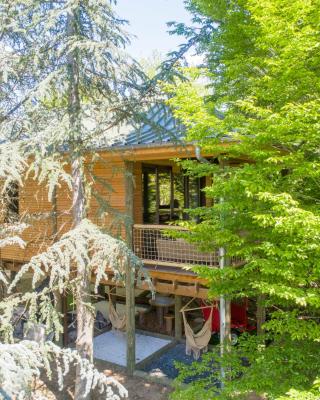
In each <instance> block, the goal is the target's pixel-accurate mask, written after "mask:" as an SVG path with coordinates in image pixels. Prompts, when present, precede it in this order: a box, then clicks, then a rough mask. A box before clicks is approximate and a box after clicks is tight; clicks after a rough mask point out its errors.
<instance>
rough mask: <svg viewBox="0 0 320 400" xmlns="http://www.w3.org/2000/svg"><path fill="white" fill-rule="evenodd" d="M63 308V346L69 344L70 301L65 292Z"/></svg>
mask: <svg viewBox="0 0 320 400" xmlns="http://www.w3.org/2000/svg"><path fill="white" fill-rule="evenodd" d="M61 309H62V314H63V317H62V318H63V338H62V343H63V346H64V347H66V346H68V344H69V337H68V315H67V314H68V302H67V296H66V294H65V293H63V294H62V295H61Z"/></svg>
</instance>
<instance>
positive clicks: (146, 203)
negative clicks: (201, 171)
mask: <svg viewBox="0 0 320 400" xmlns="http://www.w3.org/2000/svg"><path fill="white" fill-rule="evenodd" d="M142 171H143V172H142V180H143V222H144V223H149V224H165V223H167V222H169V221H175V220H179V219H186V218H188V215H187V214H186V213H185V211H184V210H185V209H186V208H196V207H199V206H203V205H205V197H204V193H203V192H202V191H201V189H202V188H203V187H204V184H205V180H204V179H202V178H200V179H199V178H191V177H189V176H185V175H183V174H182V173H181V172H180V171H178V172H175V171H173V169H172V167H170V166H159V165H144V166H143V170H142Z"/></svg>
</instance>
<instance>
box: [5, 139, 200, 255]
mask: <svg viewBox="0 0 320 400" xmlns="http://www.w3.org/2000/svg"><path fill="white" fill-rule="evenodd" d="M194 154H195V152H194V147H193V146H172V145H165V146H154V147H145V148H136V149H131V150H130V149H128V150H125V151H124V150H121V151H117V150H114V151H112V152H110V151H101V152H100V153H99V159H98V161H96V162H95V163H94V165H90V163H89V161H90V160H89V159H90V157H89V156H88V160H87V161H88V162H87V164H86V167H87V179H88V182H89V183H92V182H93V181H94V180H95V183H94V185H92V187H93V190H94V191H95V192H97V193H98V195H99V198H100V200H101V201H102V202H103V203H105V204H107V208H106V209H105V210H104V211H105V213H104V215H103V216H102V217H101V215H100V216H99V209H100V207H99V201H97V200H96V199H95V198H94V196H92V197H91V201H90V205H89V207H88V211H87V212H88V217H89V218H90V219H91V220H92V221H93V222H94V223H97V224H100V225H101V226H104V227H106V228H110V229H111V231H112V233H114V234H119V233H120V234H122V235H124V232H125V229H124V225H123V220H122V217H123V216H124V214H125V212H126V184H125V181H126V174H125V161H126V160H128V161H132V162H133V175H134V196H133V200H132V201H133V220H134V223H136V224H141V223H142V222H143V200H142V162H155V163H161V162H165V160H166V163H167V162H168V160H170V159H172V158H174V157H181V158H183V157H194ZM96 178H97V179H96ZM102 181H103V182H102ZM71 204H72V199H71V193H70V191H69V189H68V187H67V186H66V185H65V184H61V186H60V187H59V188H58V189H57V191H56V204H52V203H51V202H49V200H48V191H47V188H46V186H45V185H42V186H40V185H39V184H38V182H37V181H35V180H34V179H33V178H32V176H30V177H29V178H28V179H27V181H26V182H25V183H24V185H23V187H21V188H20V191H19V211H20V216H21V218H22V219H26V220H27V221H26V222H27V223H29V224H30V226H29V227H28V228H27V229H26V230H25V231H24V233H23V235H22V238H23V239H24V240H25V242H26V244H27V245H26V247H25V249H21V248H19V247H17V246H8V247H6V248H3V249H0V259H2V260H6V261H12V262H17V263H19V262H25V261H27V260H29V259H30V257H32V256H33V255H35V254H38V253H39V252H41V251H44V250H45V249H46V248H47V246H49V245H50V244H52V243H53V241H54V239H55V238H56V237H59V236H61V235H62V234H63V233H65V232H67V231H68V230H69V229H71V227H72V209H71ZM127 206H128V204H127ZM54 211H56V214H55V213H53V212H54Z"/></svg>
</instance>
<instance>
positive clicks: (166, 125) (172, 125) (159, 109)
mask: <svg viewBox="0 0 320 400" xmlns="http://www.w3.org/2000/svg"><path fill="white" fill-rule="evenodd" d="M132 127H133V129H129V133H128V134H127V135H126V136H125V138H124V140H123V141H122V142H118V143H114V145H113V146H112V147H136V146H138V147H143V146H149V145H152V144H154V145H159V144H165V143H178V142H181V141H182V140H183V138H184V135H185V129H184V127H183V126H182V125H181V124H180V123H179V122H178V121H177V120H176V119H175V118H174V117H173V115H172V113H171V111H170V110H169V109H168V108H167V107H163V106H154V107H153V108H152V109H151V110H150V111H149V112H148V113H147V114H146V115H145V116H141V118H140V121H139V123H136V124H135V126H132ZM127 129H128V128H127Z"/></svg>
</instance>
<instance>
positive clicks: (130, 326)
mask: <svg viewBox="0 0 320 400" xmlns="http://www.w3.org/2000/svg"><path fill="white" fill-rule="evenodd" d="M125 166H126V171H125V172H126V175H125V196H126V213H127V216H128V222H127V224H126V241H127V244H128V246H129V247H130V248H131V249H132V225H133V195H134V190H133V189H134V188H133V163H132V162H126V163H125ZM134 280H135V273H134V271H133V270H132V266H131V264H130V263H129V262H128V263H127V265H126V328H127V373H128V375H129V376H132V375H133V373H134V370H135V365H136V341H135V339H136V336H135V304H134V303H135V297H134Z"/></svg>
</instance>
